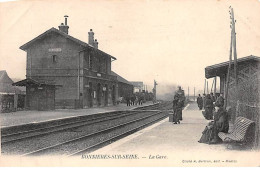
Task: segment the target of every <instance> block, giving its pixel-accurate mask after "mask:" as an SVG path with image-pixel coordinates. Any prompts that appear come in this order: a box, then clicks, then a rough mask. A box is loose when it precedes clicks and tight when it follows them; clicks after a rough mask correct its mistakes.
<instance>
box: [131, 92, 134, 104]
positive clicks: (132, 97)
mask: <svg viewBox="0 0 260 170" xmlns="http://www.w3.org/2000/svg"><path fill="white" fill-rule="evenodd" d="M131 105H135V95H134V94H132V96H131Z"/></svg>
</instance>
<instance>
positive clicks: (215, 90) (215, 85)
mask: <svg viewBox="0 0 260 170" xmlns="http://www.w3.org/2000/svg"><path fill="white" fill-rule="evenodd" d="M214 80H215V82H214V96H216V92H217V76H216V77H215V78H214Z"/></svg>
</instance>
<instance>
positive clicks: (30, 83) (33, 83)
mask: <svg viewBox="0 0 260 170" xmlns="http://www.w3.org/2000/svg"><path fill="white" fill-rule="evenodd" d="M12 85H13V86H61V85H55V84H51V83H46V82H40V81H36V80H34V79H31V78H27V79H24V80H21V81H18V82H15V83H13V84H12Z"/></svg>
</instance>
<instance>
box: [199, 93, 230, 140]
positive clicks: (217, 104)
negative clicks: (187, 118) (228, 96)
mask: <svg viewBox="0 0 260 170" xmlns="http://www.w3.org/2000/svg"><path fill="white" fill-rule="evenodd" d="M197 104H198V107H199V109H200V110H202V108H204V109H205V112H202V113H203V115H204V117H205V118H206V119H207V120H213V121H211V122H209V123H208V124H207V126H206V127H205V129H204V131H203V132H202V136H201V138H200V140H199V142H200V143H208V144H214V143H219V142H221V139H220V138H219V137H218V133H219V132H224V133H227V132H228V129H229V121H228V114H227V111H226V110H225V108H224V98H223V96H222V94H220V95H218V96H216V97H215V96H214V95H213V93H211V94H207V95H204V96H203V98H202V97H201V96H200V95H199V97H198V98H197Z"/></svg>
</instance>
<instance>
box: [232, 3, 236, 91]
mask: <svg viewBox="0 0 260 170" xmlns="http://www.w3.org/2000/svg"><path fill="white" fill-rule="evenodd" d="M231 22H232V34H233V50H234V75H235V85H236V88H235V89H237V48H236V26H235V25H236V20H235V18H234V11H233V8H231Z"/></svg>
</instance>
